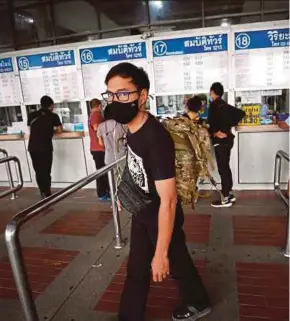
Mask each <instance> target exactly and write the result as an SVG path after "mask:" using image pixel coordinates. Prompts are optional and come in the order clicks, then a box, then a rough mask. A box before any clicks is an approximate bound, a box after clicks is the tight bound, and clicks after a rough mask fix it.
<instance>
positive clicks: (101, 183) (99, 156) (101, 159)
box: [91, 151, 109, 197]
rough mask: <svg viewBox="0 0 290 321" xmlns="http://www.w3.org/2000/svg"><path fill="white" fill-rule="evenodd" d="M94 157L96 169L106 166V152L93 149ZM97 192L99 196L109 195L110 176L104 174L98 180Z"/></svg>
mask: <svg viewBox="0 0 290 321" xmlns="http://www.w3.org/2000/svg"><path fill="white" fill-rule="evenodd" d="M91 154H92V156H93V159H94V161H95V165H96V169H101V168H102V167H104V166H105V152H94V151H91ZM96 183H97V193H98V196H99V197H104V196H106V195H109V183H108V176H107V175H104V176H102V177H100V178H99V179H98V180H97V181H96Z"/></svg>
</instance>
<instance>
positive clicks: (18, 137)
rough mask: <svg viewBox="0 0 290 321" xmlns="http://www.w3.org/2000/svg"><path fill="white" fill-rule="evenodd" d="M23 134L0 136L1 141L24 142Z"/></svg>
mask: <svg viewBox="0 0 290 321" xmlns="http://www.w3.org/2000/svg"><path fill="white" fill-rule="evenodd" d="M24 138H25V136H24V135H23V134H0V141H12V140H24Z"/></svg>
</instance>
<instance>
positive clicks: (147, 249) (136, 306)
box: [119, 206, 209, 321]
mask: <svg viewBox="0 0 290 321" xmlns="http://www.w3.org/2000/svg"><path fill="white" fill-rule="evenodd" d="M177 216H179V217H177V219H176V221H179V223H176V224H175V229H174V233H173V236H172V241H171V245H170V249H169V262H170V274H171V276H172V277H173V278H174V279H176V281H177V282H178V284H179V289H180V294H181V299H182V303H183V304H189V305H192V306H194V307H196V308H197V309H199V310H202V309H203V308H205V307H207V306H209V298H208V295H207V292H206V290H205V288H204V286H203V283H202V281H201V279H200V277H199V274H198V272H197V270H196V268H195V266H194V265H193V262H192V260H191V257H190V255H189V253H188V250H187V247H186V243H185V235H184V232H183V229H182V224H183V212H182V209H181V207H180V206H179V208H178V210H177ZM156 218H157V213H156ZM157 224H158V223H157V219H155V222H152V220H151V219H144V220H143V221H142V220H139V219H138V218H136V217H135V216H133V219H132V227H131V246H130V255H129V261H128V268H127V278H126V282H125V286H124V291H123V294H122V298H121V304H120V310H119V321H144V320H145V319H144V318H145V309H146V303H147V297H148V292H149V287H150V279H151V278H152V275H151V262H152V259H153V256H154V253H155V248H156V242H157V233H158V225H157Z"/></svg>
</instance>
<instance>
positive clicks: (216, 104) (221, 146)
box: [208, 82, 245, 207]
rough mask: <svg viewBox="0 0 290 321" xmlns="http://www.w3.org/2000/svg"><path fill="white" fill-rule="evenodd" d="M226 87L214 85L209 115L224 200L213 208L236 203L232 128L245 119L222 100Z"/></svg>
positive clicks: (241, 112)
mask: <svg viewBox="0 0 290 321" xmlns="http://www.w3.org/2000/svg"><path fill="white" fill-rule="evenodd" d="M223 94H224V87H223V85H222V84H221V83H219V82H216V83H213V84H212V86H211V88H210V100H211V104H210V108H209V114H208V123H209V131H210V133H211V136H212V143H213V146H214V149H215V155H216V161H217V167H218V172H219V174H220V177H221V183H222V195H223V199H219V200H217V201H215V202H213V203H212V204H211V206H212V207H231V206H232V205H233V203H234V202H235V201H236V198H235V196H234V194H233V193H232V189H233V177H232V171H231V168H230V157H231V149H232V148H233V145H234V138H235V136H234V135H233V134H232V127H233V126H237V125H238V123H239V122H240V121H241V120H242V119H243V118H244V117H245V112H244V111H243V110H241V109H238V108H235V107H233V106H231V105H229V104H228V103H227V102H225V101H224V100H223V99H222V96H223Z"/></svg>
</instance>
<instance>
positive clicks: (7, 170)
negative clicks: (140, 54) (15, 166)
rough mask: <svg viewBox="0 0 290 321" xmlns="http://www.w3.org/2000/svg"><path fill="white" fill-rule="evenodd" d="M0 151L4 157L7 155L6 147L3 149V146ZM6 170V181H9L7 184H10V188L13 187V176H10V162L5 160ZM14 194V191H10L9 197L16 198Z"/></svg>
mask: <svg viewBox="0 0 290 321" xmlns="http://www.w3.org/2000/svg"><path fill="white" fill-rule="evenodd" d="M0 153H2V154H4V157H5V158H6V157H8V152H7V150H6V149H3V148H0ZM5 165H6V172H7V177H8V181H9V185H10V188H11V189H13V188H14V182H13V177H12V172H11V167H10V163H9V162H7V163H6V164H5ZM18 179H19V176H18ZM8 195H9V194H8ZM16 197H17V196H16V194H15V192H12V193H11V199H12V200H14V199H16Z"/></svg>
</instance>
